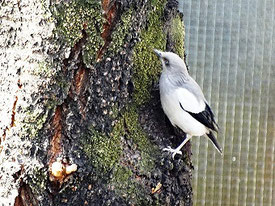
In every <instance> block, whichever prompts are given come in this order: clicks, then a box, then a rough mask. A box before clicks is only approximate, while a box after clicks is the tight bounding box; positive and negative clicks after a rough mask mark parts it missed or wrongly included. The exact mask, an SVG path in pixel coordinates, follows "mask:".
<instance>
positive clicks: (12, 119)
mask: <svg viewBox="0 0 275 206" xmlns="http://www.w3.org/2000/svg"><path fill="white" fill-rule="evenodd" d="M17 86H18V90H17V91H16V93H17V92H18V91H19V89H21V88H22V84H21V83H20V79H18V81H17ZM17 101H18V96H17V95H16V96H15V100H14V102H13V107H12V113H11V123H10V126H9V127H6V128H5V129H4V131H3V136H2V139H1V138H0V145H1V143H2V142H3V141H5V139H6V135H7V130H10V129H11V128H12V127H14V125H15V124H14V122H15V114H16V112H15V109H16V104H17ZM2 149H3V147H2V146H0V153H1V152H2Z"/></svg>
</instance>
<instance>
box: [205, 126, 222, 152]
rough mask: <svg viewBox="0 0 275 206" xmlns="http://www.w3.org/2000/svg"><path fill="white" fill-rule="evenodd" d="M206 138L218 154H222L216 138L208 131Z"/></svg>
mask: <svg viewBox="0 0 275 206" xmlns="http://www.w3.org/2000/svg"><path fill="white" fill-rule="evenodd" d="M207 136H208V137H209V139H210V140H211V142H212V143H213V145H214V146H215V148H216V149H217V150H218V151H219V153H220V154H222V148H221V147H220V145H219V143H218V141H217V139H216V137H215V136H214V134H213V132H212V131H209V134H207Z"/></svg>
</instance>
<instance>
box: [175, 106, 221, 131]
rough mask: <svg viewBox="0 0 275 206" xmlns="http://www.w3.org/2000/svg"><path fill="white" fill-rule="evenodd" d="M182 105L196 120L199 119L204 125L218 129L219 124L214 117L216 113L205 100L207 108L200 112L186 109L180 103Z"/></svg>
mask: <svg viewBox="0 0 275 206" xmlns="http://www.w3.org/2000/svg"><path fill="white" fill-rule="evenodd" d="M180 107H181V108H182V109H183V110H184V111H186V112H188V113H189V114H190V115H191V116H192V117H194V118H195V119H196V120H198V121H199V122H200V123H202V124H203V125H204V126H206V127H208V128H209V129H212V130H214V131H216V132H217V131H218V124H217V123H216V121H215V119H214V114H213V112H212V110H211V108H210V107H209V105H208V104H207V103H206V102H205V109H204V110H203V111H202V112H199V113H193V112H189V111H187V110H185V109H184V108H183V106H182V105H181V103H180Z"/></svg>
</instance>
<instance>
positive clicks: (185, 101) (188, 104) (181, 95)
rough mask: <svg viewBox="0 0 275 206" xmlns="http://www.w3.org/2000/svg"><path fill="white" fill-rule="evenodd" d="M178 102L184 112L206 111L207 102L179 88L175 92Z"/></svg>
mask: <svg viewBox="0 0 275 206" xmlns="http://www.w3.org/2000/svg"><path fill="white" fill-rule="evenodd" d="M175 92H176V95H177V97H178V101H179V102H180V104H181V106H182V107H183V109H184V110H186V111H188V112H192V113H200V112H202V111H203V110H204V109H205V102H204V101H203V99H201V100H200V101H199V100H198V99H197V98H196V97H195V96H194V94H192V93H191V92H190V91H188V90H187V89H185V88H178V89H176V90H175Z"/></svg>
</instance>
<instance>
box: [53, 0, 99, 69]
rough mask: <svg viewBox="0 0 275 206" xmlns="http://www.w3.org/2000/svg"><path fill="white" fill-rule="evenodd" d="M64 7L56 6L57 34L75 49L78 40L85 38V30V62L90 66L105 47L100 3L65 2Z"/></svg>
mask: <svg viewBox="0 0 275 206" xmlns="http://www.w3.org/2000/svg"><path fill="white" fill-rule="evenodd" d="M63 4H64V5H62V7H60V8H59V7H58V6H56V7H55V8H56V9H57V10H56V12H55V13H54V17H55V20H56V22H57V24H56V30H55V33H56V34H57V35H58V37H59V40H61V41H63V42H64V43H65V44H67V46H68V47H73V46H74V45H75V44H76V42H77V41H78V40H80V39H81V38H83V32H82V31H83V30H85V32H86V33H87V39H86V42H85V45H84V48H83V60H84V62H85V63H86V64H87V65H89V64H90V62H95V59H96V55H97V51H98V50H99V48H100V47H101V46H102V45H103V39H102V38H101V33H102V30H103V23H104V18H103V15H102V8H101V4H100V2H99V1H91V0H90V1H89V0H76V1H70V2H63Z"/></svg>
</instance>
